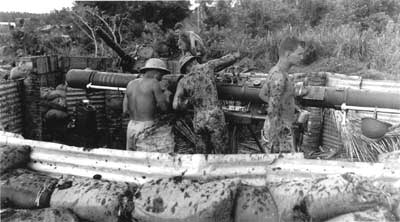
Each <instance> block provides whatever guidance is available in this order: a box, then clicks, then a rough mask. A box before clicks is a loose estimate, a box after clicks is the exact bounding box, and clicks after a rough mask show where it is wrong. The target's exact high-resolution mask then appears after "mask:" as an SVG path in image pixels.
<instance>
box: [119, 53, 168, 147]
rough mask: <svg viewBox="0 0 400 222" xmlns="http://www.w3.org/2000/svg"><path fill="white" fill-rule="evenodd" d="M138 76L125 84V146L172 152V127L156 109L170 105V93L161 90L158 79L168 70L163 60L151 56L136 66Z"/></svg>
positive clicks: (164, 110) (163, 109)
mask: <svg viewBox="0 0 400 222" xmlns="http://www.w3.org/2000/svg"><path fill="white" fill-rule="evenodd" d="M140 71H141V72H142V73H144V74H143V77H142V78H138V79H135V80H132V81H130V82H129V83H128V85H127V87H126V93H125V97H124V102H123V112H124V113H125V114H129V116H130V121H129V124H128V128H127V139H126V149H127V150H137V151H147V152H168V153H169V152H173V150H174V146H175V142H174V138H173V134H172V131H171V130H172V127H171V126H169V125H168V124H165V123H163V122H162V121H160V118H159V117H160V116H159V114H160V112H167V111H168V110H169V107H170V101H169V95H170V92H169V91H167V90H165V91H164V92H163V90H162V88H161V86H160V80H161V78H162V76H163V75H165V74H168V73H170V71H169V70H168V69H167V66H166V64H165V62H164V61H162V60H160V59H155V58H151V59H149V60H147V61H146V64H145V66H144V67H143V68H141V69H140Z"/></svg>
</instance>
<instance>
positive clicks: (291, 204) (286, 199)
mask: <svg viewBox="0 0 400 222" xmlns="http://www.w3.org/2000/svg"><path fill="white" fill-rule="evenodd" d="M311 182H312V180H311V179H301V180H300V179H299V180H293V179H292V180H283V181H281V182H277V183H271V184H268V185H267V187H268V189H269V191H270V193H271V195H272V197H273V198H274V201H275V203H276V206H277V207H278V215H279V219H280V221H285V222H289V221H306V220H307V218H305V217H307V215H305V214H304V213H303V212H302V211H301V210H300V204H301V203H302V201H303V199H304V197H305V196H306V195H307V193H308V192H309V190H310V189H311Z"/></svg>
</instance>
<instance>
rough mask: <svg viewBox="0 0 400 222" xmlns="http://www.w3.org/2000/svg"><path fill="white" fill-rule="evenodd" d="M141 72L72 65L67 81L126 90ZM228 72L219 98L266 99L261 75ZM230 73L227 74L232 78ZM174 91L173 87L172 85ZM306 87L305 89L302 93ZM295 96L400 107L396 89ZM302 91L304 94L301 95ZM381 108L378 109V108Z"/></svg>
mask: <svg viewBox="0 0 400 222" xmlns="http://www.w3.org/2000/svg"><path fill="white" fill-rule="evenodd" d="M139 76H140V75H139V74H134V75H127V74H124V73H110V72H97V71H88V70H78V69H72V70H70V71H69V72H68V73H67V75H66V81H67V82H68V85H69V86H70V87H73V88H82V89H86V88H92V89H105V90H120V91H124V90H125V87H126V85H127V84H128V83H129V81H131V80H134V79H136V78H138V77H139ZM182 77H183V75H181V74H169V75H165V76H164V77H163V80H164V81H165V80H167V81H168V82H169V83H173V84H174V85H175V86H176V84H177V81H179V79H180V78H182ZM223 78H225V79H226V76H222V77H219V78H217V89H218V96H219V99H220V100H236V101H243V102H252V103H263V101H262V100H261V99H260V98H259V97H258V94H259V92H260V89H261V86H262V81H263V79H265V77H264V78H262V77H247V78H246V79H241V80H239V81H236V82H235V81H231V82H229V81H224V80H223ZM229 78H230V77H228V79H229ZM171 88H172V91H174V89H173V87H171ZM301 91H303V92H304V91H307V92H306V93H300V92H301ZM296 93H297V94H296V96H297V97H298V101H299V102H300V104H302V105H304V106H314V107H326V108H336V109H340V108H341V106H342V104H343V103H345V104H346V105H347V106H351V107H353V108H354V107H355V106H356V107H371V109H372V110H373V109H375V108H376V107H378V108H379V109H387V110H384V111H385V112H389V113H390V112H391V110H393V112H394V113H397V112H396V111H395V110H399V109H400V100H399V99H398V98H399V96H400V94H399V93H394V92H391V93H389V92H374V91H368V90H361V89H350V88H335V87H324V86H304V85H303V86H300V88H298V90H296ZM300 94H302V95H300ZM378 111H379V110H378Z"/></svg>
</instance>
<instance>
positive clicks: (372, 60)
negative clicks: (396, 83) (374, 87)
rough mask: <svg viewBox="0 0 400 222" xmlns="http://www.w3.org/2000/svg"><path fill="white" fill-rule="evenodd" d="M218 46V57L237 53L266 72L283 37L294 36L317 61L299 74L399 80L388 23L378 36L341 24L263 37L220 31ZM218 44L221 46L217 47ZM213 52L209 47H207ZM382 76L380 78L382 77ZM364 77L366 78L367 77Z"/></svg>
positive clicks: (399, 37)
mask: <svg viewBox="0 0 400 222" xmlns="http://www.w3.org/2000/svg"><path fill="white" fill-rule="evenodd" d="M218 32H219V33H218V36H219V38H221V39H223V40H222V41H221V42H215V43H214V45H218V49H216V50H217V51H218V50H221V52H220V55H222V54H226V53H228V52H232V51H237V50H238V49H239V50H241V52H242V53H243V54H245V55H246V57H248V58H249V59H251V60H253V61H254V62H253V63H252V66H254V67H252V68H257V69H258V70H261V71H265V72H268V70H269V69H270V68H271V67H272V66H273V65H274V64H275V63H276V62H277V60H278V50H277V49H278V45H279V42H280V40H281V39H283V37H284V36H287V35H294V36H298V37H299V38H300V39H303V40H305V41H307V42H308V43H309V46H311V47H312V48H313V49H314V50H315V52H316V55H317V58H318V59H317V60H316V61H315V62H314V63H312V64H310V65H309V66H308V67H306V66H304V67H300V68H297V69H294V70H295V71H293V70H292V71H293V72H299V71H305V72H307V71H329V72H337V73H343V74H357V75H363V73H367V74H366V75H372V78H375V77H374V75H375V74H373V73H376V75H380V76H379V77H378V79H390V80H400V22H397V23H396V22H393V21H390V22H389V23H388V24H387V25H386V27H384V28H382V31H381V32H380V33H379V32H377V31H373V30H371V29H369V30H364V31H359V27H357V26H354V25H350V24H345V25H339V26H329V25H327V24H320V25H318V26H315V27H303V28H299V27H292V26H290V25H287V26H286V27H284V28H282V29H280V30H279V31H275V32H268V34H267V35H266V36H255V37H254V36H250V35H249V34H246V33H244V31H237V30H235V31H234V30H230V29H220V30H218ZM220 43H222V44H220ZM211 48H213V47H211ZM382 74H384V75H382ZM367 77H368V76H367Z"/></svg>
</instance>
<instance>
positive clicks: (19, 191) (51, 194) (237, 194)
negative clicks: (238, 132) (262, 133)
mask: <svg viewBox="0 0 400 222" xmlns="http://www.w3.org/2000/svg"><path fill="white" fill-rule="evenodd" d="M4 139H5V138H2V139H1V140H0V141H1V142H0V144H7V143H9V142H10V143H13V142H12V141H14V146H15V145H16V144H17V143H16V142H17V141H23V142H22V143H20V146H22V147H20V148H24V147H23V146H24V145H23V144H28V143H29V144H31V151H32V153H31V155H30V156H31V158H32V160H31V161H32V162H33V164H34V162H35V161H36V162H42V161H41V160H40V158H39V157H40V155H38V153H37V152H38V149H43V150H52V152H55V151H57V152H61V153H62V152H64V153H65V154H66V157H67V158H68V156H74V155H75V156H76V155H77V156H78V158H76V160H77V161H79V163H80V164H82V165H84V164H88V163H89V164H90V161H85V160H87V159H85V158H83V157H84V156H87V158H93V156H98V155H99V154H103V157H102V158H101V159H102V160H104V161H105V162H106V164H105V166H107V167H109V168H110V169H112V168H117V167H121V168H122V167H124V165H127V164H126V163H123V162H120V161H118V160H119V159H117V158H118V157H116V156H113V155H112V154H109V153H110V152H112V153H120V154H121V155H120V156H123V158H125V159H126V162H128V163H129V164H138V161H132V160H133V158H131V159H128V158H129V156H131V157H133V156H136V157H138V158H139V159H140V158H141V159H143V160H145V161H144V162H143V163H142V164H139V165H142V167H136V168H134V167H127V169H129V170H131V171H129V172H130V173H127V172H128V171H126V170H125V171H123V172H121V173H122V174H125V175H126V176H131V175H132V173H131V172H132V171H134V170H140V169H142V170H143V172H144V171H146V172H147V174H145V173H143V172H142V174H141V175H140V174H138V175H137V176H138V177H139V176H140V177H142V178H146V176H150V177H152V176H153V177H154V178H153V180H148V181H147V182H143V183H140V184H135V183H129V182H126V180H119V182H116V181H109V180H107V178H106V177H107V176H110V175H107V172H105V171H104V173H103V172H100V171H99V172H97V173H96V174H92V175H90V176H88V177H86V178H83V177H79V176H67V175H65V174H64V175H62V174H59V173H60V171H58V173H56V171H54V172H53V174H51V175H52V176H50V175H48V174H45V173H43V172H37V171H31V170H28V169H12V168H10V169H8V170H7V171H6V172H2V175H1V177H0V184H1V186H0V188H1V193H2V195H1V203H2V204H5V205H3V206H4V207H14V208H23V209H36V208H39V209H42V210H41V211H43V210H44V209H47V211H54V209H65V208H67V209H68V210H63V211H60V212H59V214H61V215H64V214H65V215H64V216H66V217H68V218H72V219H74V220H72V221H78V220H79V219H83V220H85V221H165V220H167V221H226V222H230V221H287V222H291V221H325V220H329V219H334V218H335V217H337V216H339V219H340V218H342V217H350V216H351V215H347V213H353V214H356V215H359V214H364V213H365V214H367V215H371V216H374V215H375V216H374V217H370V218H372V219H370V221H398V220H399V219H400V218H399V213H400V211H399V210H400V208H399V203H400V199H399V178H400V177H399V174H398V173H397V172H399V171H397V169H398V164H396V163H397V162H398V161H399V159H398V156H397V158H396V157H393V161H395V162H394V163H392V164H391V163H390V162H382V163H375V164H365V163H348V162H342V163H341V164H345V165H347V166H353V168H348V167H341V166H340V165H339V164H337V163H335V162H334V163H329V162H330V161H320V160H304V159H297V161H298V162H297V164H292V166H293V167H294V169H295V170H294V171H292V173H290V174H287V173H286V174H285V173H284V174H279V173H274V172H275V171H280V169H279V168H281V167H279V166H282V167H283V166H284V165H290V162H292V163H293V161H294V160H295V159H291V158H290V157H289V156H290V154H287V155H286V156H284V157H281V158H276V156H275V158H274V155H273V154H272V155H263V154H258V155H247V156H246V158H247V161H244V162H240V161H237V159H240V158H237V157H236V156H238V155H231V156H229V155H228V156H219V155H208V156H207V158H206V157H205V156H204V155H176V156H171V155H168V154H155V153H153V154H151V153H147V154H146V153H142V152H128V151H119V150H118V151H116V150H112V151H109V150H105V149H96V150H92V151H89V152H88V151H83V150H82V148H78V147H68V146H65V145H62V144H58V146H60V148H56V147H53V148H51V147H52V146H55V145H57V144H54V143H46V142H40V141H32V140H31V141H26V140H23V139H13V138H9V137H7V141H8V142H6V143H5V140H4ZM25 141H26V142H25ZM5 146H8V147H10V145H5ZM1 149H3V148H0V150H1ZM72 151H74V152H72ZM23 153H25V155H27V154H26V152H23ZM35 153H36V154H35ZM47 153H48V154H50V153H51V152H48V151H47ZM74 153H75V154H74ZM123 154H125V155H123ZM28 155H29V153H28ZM104 155H108V156H109V157H110V159H109V161H107V159H108V158H104V157H105V156H104ZM0 156H1V157H4V156H5V155H0ZM59 156H60V155H59ZM156 156H158V157H160V158H156ZM8 157H10V156H8ZM200 157H202V158H203V161H196V159H197V160H199V158H200ZM243 157H244V155H243V156H242V158H243ZM43 158H46V157H45V156H43ZM48 158H49V160H48V161H43V163H41V164H43V165H48V164H50V166H49V167H50V168H51V169H57V168H59V169H60V168H63V167H65V165H64V166H62V165H57V163H55V161H60V160H62V159H65V157H61V156H60V158H57V159H55V158H51V157H48ZM189 158H191V160H190V159H189ZM235 158H237V159H235ZM292 158H293V157H292ZM167 159H168V160H169V161H166V160H167ZM213 159H214V161H215V160H217V159H220V160H221V161H220V162H219V166H221V167H222V168H223V169H222V170H220V168H221V167H216V166H217V165H214V164H213V162H214V161H213ZM251 159H252V161H251ZM268 159H269V161H268ZM274 159H275V160H274ZM276 159H278V160H276ZM175 160H176V161H175ZM262 160H264V161H262ZM396 161H397V162H396ZM2 162H3V160H2ZM24 162H25V163H26V162H27V161H24ZM32 162H31V163H29V165H28V166H32ZM96 162H97V161H96ZM116 162H117V163H119V165H118V164H117V165H116V164H115V163H116ZM160 162H164V164H165V163H166V162H169V164H172V165H173V166H172V165H170V167H167V166H166V167H163V168H156V169H154V167H155V165H157V164H160ZM301 162H308V163H306V165H308V166H313V165H315V166H316V167H314V169H313V170H312V171H303V172H299V171H298V170H299V168H300V169H301V168H302V167H301V166H300V165H301ZM196 163H197V164H196ZM278 163H281V165H276V164H278ZM318 163H319V164H325V167H328V168H330V167H334V168H336V170H335V169H331V170H328V171H329V172H328V171H325V170H323V169H320V168H321V166H318ZM53 164H54V165H53ZM90 165H91V164H90ZM94 165H95V164H94ZM147 165H148V166H147ZM357 165H360V166H361V165H363V166H365V167H359V168H358V170H354V169H356V168H357V167H356V166H357ZM75 166H78V165H76V164H75ZM200 166H201V167H200ZM223 166H225V167H223ZM368 166H370V167H369V168H370V169H374V168H375V169H377V170H376V171H378V172H376V173H375V175H373V174H374V173H373V172H371V170H370V169H366V170H364V168H368ZM188 167H189V168H188ZM253 167H256V168H258V169H257V170H255V171H254V168H253ZM90 168H92V169H95V167H93V166H90ZM166 168H169V169H174V170H173V172H172V171H169V173H167V172H166V171H165V169H166ZM185 168H186V169H185ZM240 168H242V169H243V171H242V174H235V173H232V171H230V172H227V169H231V170H232V169H240ZM252 168H253V169H252ZM378 168H380V169H378ZM188 169H189V170H188ZM196 169H197V170H198V173H195V174H193V173H194V172H193V170H196ZM259 169H264V171H262V172H259ZM268 169H269V171H268ZM338 169H339V170H338ZM82 170H84V169H83V167H80V166H79V167H76V168H74V171H73V173H77V172H79V171H82ZM116 170H117V169H113V171H112V172H114V171H116ZM149 170H150V172H148V171H149ZM107 171H108V172H111V171H110V170H107ZM180 171H182V172H183V173H180ZM206 171H213V173H211V172H208V173H206ZM345 171H354V172H356V174H355V173H347V172H346V173H345ZM93 172H94V171H93ZM304 172H306V173H304ZM318 172H319V173H318ZM390 172H393V173H390ZM185 173H186V174H185ZM149 174H150V175H149ZM171 174H175V175H176V176H172V175H171ZM224 174H225V176H224ZM251 174H253V175H255V174H257V175H258V178H257V179H259V180H263V182H262V184H260V185H259V186H256V185H254V184H253V183H250V184H251V185H250V184H246V181H248V180H246V177H248V176H249V175H251ZM357 174H364V176H365V177H362V176H359V175H357ZM379 174H380V175H382V174H385V176H378V177H377V175H379ZM207 176H211V177H209V178H208V179H207V178H206V177H207ZM274 178H275V179H274ZM254 179H256V178H254ZM49 207H50V208H49ZM15 211H16V212H17V214H15V213H12V212H10V214H8V215H3V214H1V219H2V221H3V220H4V219H9V218H10V217H11V218H14V220H11V219H10V220H5V221H20V220H18V219H20V217H25V218H26V217H30V219H32V220H33V218H36V217H34V215H33V214H35V215H36V212H41V211H39V210H37V209H36V210H15ZM44 211H46V210H44ZM55 211H59V210H55ZM363 212H364V213H363ZM374 212H376V213H375V214H374ZM380 212H382V213H380ZM19 213H22V214H23V215H20V216H18V215H19ZM75 215H76V216H75ZM41 216H42V217H44V218H46V219H47V220H46V219H45V220H39V219H38V220H35V221H49V218H48V217H49V216H50V215H46V214H45V215H41ZM38 217H39V216H38ZM339 219H337V220H336V221H341V220H339ZM53 221H59V220H53ZM354 221H359V220H354ZM361 221H362V220H361Z"/></svg>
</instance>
